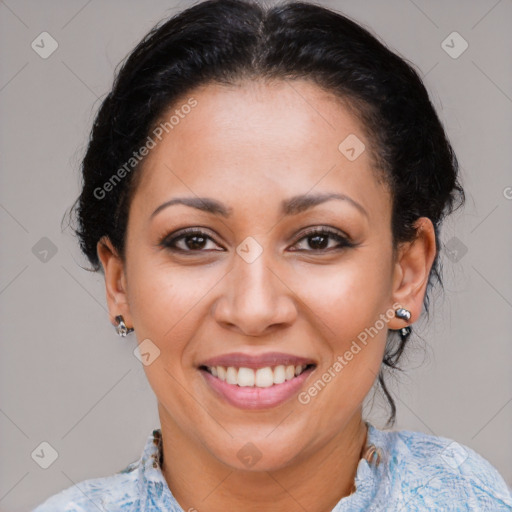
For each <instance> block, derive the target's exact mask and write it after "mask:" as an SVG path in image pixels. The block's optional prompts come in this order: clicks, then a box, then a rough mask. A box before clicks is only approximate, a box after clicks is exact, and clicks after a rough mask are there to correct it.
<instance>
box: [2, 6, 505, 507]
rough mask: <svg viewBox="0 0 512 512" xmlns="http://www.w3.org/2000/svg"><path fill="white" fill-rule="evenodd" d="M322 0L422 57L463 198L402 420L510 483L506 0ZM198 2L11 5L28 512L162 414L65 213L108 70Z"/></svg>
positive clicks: (8, 89)
mask: <svg viewBox="0 0 512 512" xmlns="http://www.w3.org/2000/svg"><path fill="white" fill-rule="evenodd" d="M320 3H321V4H322V5H325V6H329V7H333V8H337V9H339V10H341V11H342V12H344V13H345V14H347V15H349V16H351V17H353V18H354V19H356V20H357V21H359V22H361V23H363V24H364V25H366V26H367V27H370V29H371V30H372V31H373V32H374V33H376V34H378V35H379V36H380V37H381V38H382V39H383V40H384V41H385V42H386V43H387V44H388V45H389V46H390V47H392V48H394V49H395V50H396V51H398V52H399V53H400V54H401V55H402V56H404V57H405V58H407V59H409V60H410V61H412V62H413V63H415V64H416V66H417V68H418V69H419V70H420V72H421V74H422V76H424V79H425V82H426V85H427V88H428V89H429V92H430V94H431V97H432V100H433V102H434V104H435V106H436V108H437V109H438V111H439V115H440V117H441V119H442V121H443V122H444V124H445V126H446V129H447V132H448V136H449V138H450V139H451V141H452V143H453V145H454V148H455V150H456V153H457V155H458V157H459V160H460V164H461V169H462V175H463V183H464V185H465V187H466V191H467V194H468V202H467V205H466V208H465V209H464V211H463V212H461V213H459V214H456V215H455V216H454V217H453V218H451V219H450V220H449V221H447V222H446V224H445V226H444V228H443V232H442V238H443V241H444V242H445V243H446V244H447V245H448V247H449V248H451V249H452V250H453V249H455V250H456V251H457V252H452V253H450V257H449V258H448V257H445V258H444V269H445V293H444V295H442V294H441V293H440V291H439V290H438V292H437V293H436V296H435V297H433V302H434V304H433V308H432V315H431V316H432V319H431V321H430V322H427V321H420V322H419V324H417V325H416V330H417V331H420V332H421V334H422V337H423V339H424V342H423V343H422V342H421V341H420V340H418V339H417V338H416V342H415V346H416V347H417V348H414V347H412V346H411V347H410V349H409V354H408V358H406V359H404V365H405V366H406V367H407V368H408V371H407V372H406V373H405V374H403V375H402V376H401V377H400V382H399V384H398V385H397V389H399V392H400V398H398V399H397V405H398V422H397V425H396V428H398V429H410V430H421V431H424V432H427V433H433V434H436V435H442V436H445V437H449V438H452V439H455V440H457V441H458V442H459V443H463V444H466V445H468V446H470V447H471V448H473V449H474V450H476V451H477V452H478V453H480V454H481V455H483V456H484V457H486V458H487V459H488V460H489V461H490V462H491V463H492V464H493V465H494V466H495V467H496V468H498V470H499V471H500V472H501V473H502V475H503V476H504V478H505V479H506V481H507V483H508V484H509V485H511V484H512V463H511V454H512V437H511V435H510V432H511V425H512V403H511V401H512V379H511V372H510V366H511V365H510V363H511V355H512V343H511V332H512V314H511V313H512V286H511V285H512V282H511V281H512V278H511V277H512V264H511V263H512V261H511V259H512V258H511V256H512V229H510V227H511V222H510V221H511V210H512V200H511V199H510V198H511V197H512V189H511V188H510V187H512V173H511V162H512V144H511V143H510V137H511V134H512V126H511V124H512V115H511V114H512V87H511V84H512V59H510V48H511V38H512V36H511V34H512V31H511V27H512V25H511V22H512V1H511V0H500V1H496V0H481V1H474V0H473V1H467V0H464V1H463V0H459V1H452V2H446V1H442V0H437V1H428V2H427V1H424V0H423V1H420V0H415V1H414V2H413V1H411V0H393V1H389V0H388V1H386V2H381V1H379V0H373V1H364V2H362V1H360V0H353V1H349V0H347V1H341V0H338V1H336V0H331V1H324V2H320ZM188 5H190V3H189V2H184V1H182V2H180V3H177V2H173V1H171V0H167V1H151V2H144V3H143V2H136V1H133V0H132V1H126V0H125V1H121V0H115V1H114V0H110V1H102V2H100V1H98V0H92V1H84V0H80V1H71V0H69V1H62V0H61V1H50V0H45V1H38V2H36V1H24V0H17V1H15V0H7V1H5V2H4V1H0V34H1V35H0V52H1V69H0V72H1V74H0V106H1V112H2V117H1V125H0V130H1V132H0V166H1V170H2V172H1V183H0V221H1V240H2V242H1V245H0V260H1V269H0V307H1V315H0V325H1V343H2V347H1V359H0V361H1V363H0V365H1V373H0V375H1V377H0V379H1V387H0V393H1V394H0V431H1V435H2V446H1V450H2V455H1V457H0V510H1V511H19V510H20V511H21V510H28V509H30V508H31V507H32V506H34V505H36V504H37V503H39V502H41V501H42V500H43V499H45V498H46V497H48V496H49V495H51V494H53V493H55V492H57V491H59V490H61V489H63V488H65V487H68V486H70V485H72V484H73V483H74V482H78V481H80V480H83V479H86V478H92V477H100V476H105V475H108V474H111V473H114V472H116V471H119V470H120V469H122V468H124V467H125V466H126V465H127V464H128V463H129V462H131V461H133V460H135V459H136V458H138V457H139V455H140V453H141V450H142V446H143V444H144V442H145V440H146V437H147V436H148V435H149V433H150V431H151V429H152V428H153V427H158V426H159V422H158V416H157V413H156V399H155V398H154V396H153V393H152V391H151V389H150V388H149V385H148V384H147V382H146V379H145V376H144V373H143V370H142V365H141V363H139V361H138V360H137V359H136V358H135V357H134V355H133V350H134V348H135V346H136V341H135V339H134V337H133V336H132V337H130V338H127V339H124V340H122V339H121V338H118V337H117V336H116V335H115V333H114V330H113V328H112V327H111V325H110V324H109V321H108V316H107V311H106V306H105V296H104V289H103V283H102V276H101V275H95V274H92V273H88V272H86V271H85V270H83V269H82V268H81V267H80V265H84V263H85V261H84V259H83V258H82V257H81V255H80V253H79V251H78V248H77V244H76V241H75V239H74V238H73V236H72V235H71V233H70V231H69V230H64V232H62V231H61V226H60V222H61V219H62V216H63V214H64V212H65V211H66V209H67V208H69V207H70V206H71V204H72V202H73V200H74V199H75V197H76V195H77V193H78V184H79V176H78V165H79V161H80V157H81V155H82V154H83V150H84V147H85V144H86V141H87V136H88V131H89V129H90V127H91V123H92V120H93V115H94V112H95V111H96V109H97V107H98V106H99V98H101V97H102V96H103V95H104V94H105V93H106V92H107V91H108V90H109V87H110V85H111V81H112V77H113V70H114V66H115V65H116V64H117V63H118V62H119V61H120V60H121V59H122V58H123V57H124V56H125V55H126V54H127V53H128V52H129V51H130V50H131V49H132V48H133V46H134V45H135V44H136V42H138V41H139V39H140V38H141V37H142V36H143V35H144V34H145V33H146V32H147V31H148V30H149V29H150V28H151V27H152V26H153V24H154V23H156V22H157V21H158V20H160V19H161V18H162V17H164V16H168V15H171V14H174V13H176V12H178V11H179V10H181V9H182V8H184V7H186V6H188ZM43 31H46V32H48V33H50V34H51V36H52V37H53V38H54V39H55V40H56V41H57V43H58V49H57V50H56V51H55V52H54V53H53V54H52V55H51V56H49V57H48V58H46V59H43V58H41V57H40V56H39V54H38V53H36V52H35V51H34V50H33V49H32V47H31V43H32V41H34V40H36V38H37V37H38V36H39V34H41V32H43ZM453 31H457V32H458V33H460V34H461V36H462V37H463V38H464V39H465V40H466V41H467V42H468V44H469V47H468V49H467V50H466V51H465V52H464V53H462V55H460V56H459V57H458V58H456V59H454V58H452V57H451V56H450V55H448V53H447V52H446V51H445V49H444V48H443V47H442V42H443V40H445V39H446V37H447V36H448V35H449V34H451V33H452V32H453ZM39 40H40V39H39ZM448 41H450V40H448ZM36 42H37V40H36ZM460 43H461V40H456V41H455V42H454V43H448V44H450V45H451V46H454V48H455V49H457V48H461V46H460ZM45 48H46V49H48V48H49V45H48V44H46V45H45ZM507 187H509V188H507ZM44 237H46V238H47V239H49V240H50V241H51V243H50V242H48V240H46V239H43V238H44ZM41 239H43V240H42V241H41ZM34 247H35V248H34ZM52 249H53V252H54V251H55V249H56V250H57V252H56V253H55V254H53V253H52ZM45 250H48V251H49V252H47V253H45V252H44V251H45ZM384 412H385V410H384V409H383V400H382V399H380V398H379V397H378V396H377V398H376V401H375V404H374V407H373V408H372V410H371V412H370V413H369V414H370V416H369V417H370V419H371V420H373V421H374V423H375V424H376V425H377V426H382V425H383V421H382V418H383V413H384ZM43 441H46V442H48V443H50V445H52V446H53V447H54V448H55V450H56V451H57V452H58V458H57V460H56V461H55V462H54V463H53V464H52V465H51V466H50V467H49V468H48V469H42V468H41V467H40V466H39V465H38V464H37V463H36V462H35V461H34V460H33V459H32V457H31V453H32V452H33V451H34V450H35V449H36V448H37V447H39V445H40V443H41V442H43ZM46 453H48V452H46ZM45 456H46V455H45Z"/></svg>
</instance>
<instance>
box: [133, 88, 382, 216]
mask: <svg viewBox="0 0 512 512" xmlns="http://www.w3.org/2000/svg"><path fill="white" fill-rule="evenodd" d="M184 105H194V106H193V107H191V108H189V107H187V108H184V107H183V106H184ZM172 116H173V123H172V128H171V127H170V124H169V123H168V125H167V130H166V131H164V132H163V136H162V138H161V140H160V141H158V140H156V139H155V141H156V145H155V147H154V148H153V149H152V150H151V152H150V154H149V155H148V157H147V158H146V161H145V162H144V166H143V171H142V176H141V180H140V183H139V185H138V192H139V191H140V192H141V194H139V193H137V194H136V197H137V195H139V199H140V196H141V195H143V197H144V201H145V202H146V203H151V204H152V205H154V204H155V203H157V202H158V201H162V202H163V201H165V200H168V199H169V196H170V195H174V194H176V195H178V194H181V195H183V194H186V195H198V196H212V195H215V196H216V197H218V198H219V199H221V200H223V202H225V203H227V204H231V203H233V202H234V201H236V199H237V197H243V196H244V195H245V194H249V193H250V194H251V195H253V196H254V195H258V194H261V195H265V198H266V200H269V201H270V198H271V197H275V196H277V195H279V196H284V195H286V196H292V195H296V194H303V193H306V192H308V191H310V190H312V189H314V191H316V192H326V191H338V192H340V193H346V194H348V195H352V196H356V197H357V200H358V201H359V202H361V203H363V204H365V206H366V205H367V206H368V209H371V207H372V205H373V206H375V207H378V206H379V201H378V197H377V196H381V199H380V201H381V202H382V205H381V206H385V205H386V198H382V196H383V192H385V190H384V189H383V187H382V185H381V184H379V183H378V180H377V179H376V176H375V172H374V170H373V169H372V163H371V158H370V150H371V149H372V147H371V144H372V141H370V140H368V138H367V137H366V135H365V133H364V127H363V126H362V125H361V123H360V122H359V120H358V119H357V117H355V116H354V115H353V114H352V113H351V111H350V110H349V109H347V108H346V107H345V106H344V104H343V102H342V101H340V100H339V99H338V98H336V97H335V96H333V95H332V94H330V93H328V92H326V91H324V90H323V89H321V88H320V87H318V86H317V85H315V84H313V83H311V82H308V81H304V80H294V81H275V82H271V83H269V82H263V81H260V80H259V81H251V82H249V81H246V82H241V83H239V84H237V85H232V86H226V85H216V84H209V85H206V86H202V87H200V88H197V89H195V90H193V91H191V92H190V93H189V94H188V95H187V96H186V97H183V98H182V99H181V100H179V101H177V102H175V104H174V105H173V106H172V108H171V109H170V110H169V111H168V112H166V113H165V115H164V116H162V120H163V121H164V122H165V121H169V119H171V117H172ZM347 149H348V150H349V152H348V153H347V152H346V151H347ZM352 149H354V151H351V150H352ZM354 156H356V157H357V158H355V159H354V158H353V157H354ZM384 195H386V194H384ZM136 197H135V198H134V201H135V199H136ZM356 197H354V199H355V198H356ZM260 204H261V203H260Z"/></svg>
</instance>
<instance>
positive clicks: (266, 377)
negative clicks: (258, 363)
mask: <svg viewBox="0 0 512 512" xmlns="http://www.w3.org/2000/svg"><path fill="white" fill-rule="evenodd" d="M255 384H256V387H258V388H268V387H270V386H272V385H273V384H274V372H273V371H272V368H270V367H269V366H267V367H266V368H259V369H258V370H256V380H255Z"/></svg>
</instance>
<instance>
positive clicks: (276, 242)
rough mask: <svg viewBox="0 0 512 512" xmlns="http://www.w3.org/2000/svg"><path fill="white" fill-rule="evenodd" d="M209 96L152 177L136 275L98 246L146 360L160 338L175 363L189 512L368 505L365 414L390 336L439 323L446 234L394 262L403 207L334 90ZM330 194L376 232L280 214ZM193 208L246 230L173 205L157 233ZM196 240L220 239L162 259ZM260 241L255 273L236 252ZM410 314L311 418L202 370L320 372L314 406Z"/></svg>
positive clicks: (140, 190)
mask: <svg viewBox="0 0 512 512" xmlns="http://www.w3.org/2000/svg"><path fill="white" fill-rule="evenodd" d="M292 84H293V85H292ZM191 96H193V97H194V98H195V99H196V100H197V106H196V107H195V108H194V109H193V110H192V111H191V113H190V114H188V115H187V116H186V117H185V118H184V119H182V120H180V123H179V124H178V125H176V126H175V127H174V129H173V130H172V131H170V132H169V133H168V134H167V135H165V137H164V138H163V139H162V141H161V142H159V143H158V145H157V146H156V147H155V148H154V149H152V150H151V152H150V154H149V156H148V157H147V159H146V160H145V162H144V167H143V170H142V175H141V180H140V182H139V183H138V186H137V189H136V191H135V194H134V197H133V200H132V203H131V205H130V214H129V221H128V228H127V241H126V250H125V258H124V260H123V258H121V257H119V255H118V254H117V253H116V251H115V249H114V248H113V247H112V245H111V243H110V241H109V240H108V239H107V238H104V239H102V240H101V241H100V243H98V254H99V257H100V259H101V262H102V265H103V269H104V272H105V284H106V295H107V302H108V307H109V311H110V316H111V321H112V323H113V324H115V322H114V317H115V316H116V315H119V314H122V315H123V317H124V319H125V322H126V324H127V325H128V326H130V327H131V326H133V327H134V329H135V334H136V336H137V339H138V341H139V343H140V342H141V341H142V340H145V339H150V340H151V342H152V343H154V344H155V345H156V346H157V347H158V348H159V350H160V355H159V357H158V358H157V359H156V360H155V361H154V362H153V363H152V364H150V365H148V366H145V367H144V368H145V371H146V375H147V378H148V380H149V383H150V385H151V387H152V389H153V390H154V392H155V394H156V397H157V399H158V410H159V415H160V420H161V426H162V437H163V447H164V457H165V458H164V464H163V471H164V475H165V478H166V480H167V482H168V484H169V487H170V489H171V490H172V492H173V494H174V495H175V497H176V499H177V500H178V502H179V503H180V505H181V506H182V508H183V509H184V510H188V509H190V508H194V509H197V510H200V511H205V510H207V511H209V512H217V511H225V510H237V509H239V510H244V511H253V510H254V511H256V510H258V511H260V510H270V511H275V512H277V511H290V510H303V509H306V510H308V511H311V512H324V511H330V510H331V509H332V508H333V507H334V506H335V504H336V503H337V502H338V501H339V500H340V499H341V498H342V497H344V496H347V495H348V494H350V493H351V492H352V491H353V483H354V477H355V474H356V469H357V464H358V461H359V460H360V456H361V450H362V448H363V447H364V444H365V439H366V425H365V424H364V422H363V420H362V416H361V414H362V402H363V400H364V397H365V396H366V395H367V393H368V392H369V390H370V389H371V387H372V385H373V383H374V381H375V378H376V376H377V374H378V371H379V368H380V364H381V361H382V357H383V353H384V348H385V343H386V336H387V328H390V329H398V328H401V327H404V326H405V325H408V324H412V323H414V322H415V321H416V320H417V319H418V317H419V315H420V313H421V309H422V303H423V298H424V295H425V290H426V285H427V281H428V275H429V271H430V268H431V266H432V262H433V259H434V256H435V238H434V231H433V226H432V223H431V222H430V220H428V219H426V218H421V219H419V221H418V223H417V228H418V237H417V239H416V240H415V241H414V243H406V244H403V245H401V246H399V247H398V248H397V252H396V254H394V253H393V247H392V243H391V242H392V237H391V196H390V194H389V190H388V189H387V188H386V185H385V184H383V183H381V182H379V181H378V180H377V178H376V174H375V172H374V170H373V169H372V163H371V159H370V151H369V150H370V148H371V144H372V142H371V141H370V140H368V139H367V138H366V137H365V135H364V130H363V127H362V126H361V125H360V124H359V122H358V120H357V119H356V118H355V117H354V116H353V115H352V114H351V113H350V112H349V111H348V110H347V109H346V108H344V107H343V105H342V104H341V103H340V102H339V101H336V99H335V98H334V97H333V96H331V95H330V94H328V93H326V92H325V91H323V90H322V89H320V88H319V87H318V86H317V85H314V84H312V83H310V82H308V81H304V80H296V81H294V82H293V83H286V82H283V81H278V82H274V83H264V82H260V81H252V82H250V83H248V82H242V83H240V84H238V85H236V86H220V85H212V84H210V85H207V86H203V87H201V88H198V89H196V90H194V91H192V92H191V93H190V94H189V95H188V96H187V98H185V99H184V100H183V103H185V102H186V100H187V99H188V98H189V97H191ZM173 107H174V108H175V107H176V105H174V106H173ZM349 134H356V135H357V137H358V138H359V139H360V140H361V141H363V142H364V144H365V146H366V150H365V151H364V152H363V153H362V154H361V155H360V156H359V157H358V158H357V159H356V160H354V161H349V160H348V159H347V158H346V157H345V156H344V155H343V154H342V153H341V152H340V151H339V150H338V146H339V144H340V143H341V142H342V141H343V140H344V139H345V138H346V137H347V136H348V135H349ZM322 192H327V193H331V192H336V193H339V194H344V195H347V196H349V197H351V198H352V199H353V200H354V201H357V202H358V203H359V204H360V205H361V206H362V207H363V208H364V210H365V211H366V215H365V214H363V213H361V212H360V211H359V210H358V209H357V208H356V207H354V206H353V205H352V204H351V203H350V202H349V201H341V200H330V201H327V202H324V203H322V204H320V205H317V206H315V207H313V208H311V209H309V210H305V211H303V212H301V213H299V214H296V215H291V216H286V217H285V216H283V215H282V214H281V213H280V205H281V201H282V200H285V199H288V198H290V197H291V196H295V195H298V194H305V193H322ZM184 196H186V197H196V196H199V197H210V198H213V199H216V200H217V201H220V202H222V203H224V204H225V205H226V206H227V207H229V208H231V209H232V212H231V215H230V216H229V217H222V216H219V215H213V214H211V213H206V212H202V211H199V210H197V209H194V208H191V207H189V206H185V205H172V206H169V207H167V208H163V209H162V210H161V211H160V212H159V213H157V214H156V215H155V216H154V217H151V214H152V213H153V212H154V210H155V209H156V208H157V207H158V206H160V205H161V204H163V203H165V202H166V201H169V200H170V199H172V198H175V197H184ZM186 227H197V228H201V231H203V232H204V233H205V235H203V236H208V237H210V238H206V240H205V241H202V242H201V240H200V239H199V243H198V241H197V240H195V239H193V238H192V239H191V238H188V240H187V239H186V238H185V239H183V238H182V239H181V240H180V241H178V242H176V246H177V247H179V248H181V249H183V251H187V250H188V251H189V252H188V253H185V252H182V253H178V252H172V251H171V250H170V249H169V248H166V247H163V246H161V245H159V244H160V242H161V240H162V239H163V238H165V237H166V236H168V235H169V234H171V233H174V232H177V231H178V230H179V229H182V228H186ZM307 227H318V228H322V227H331V228H332V229H334V230H337V231H338V232H339V233H340V235H342V236H348V237H349V239H350V240H351V241H352V242H353V243H354V244H355V246H354V247H342V248H341V249H339V248H338V249H337V248H336V247H338V246H339V242H338V241H337V240H336V239H335V238H325V239H321V240H320V242H319V243H318V242H317V245H315V240H312V238H311V236H310V237H309V238H308V237H305V236H304V234H303V233H304V230H305V228H307ZM247 237H253V238H254V239H255V240H256V241H257V242H258V244H259V245H260V246H261V249H262V251H263V252H262V253H261V255H260V256H259V257H258V258H257V259H255V260H254V261H253V262H252V263H248V262H246V261H245V260H244V259H243V258H242V257H240V256H239V255H238V254H237V252H236V249H237V247H238V246H239V244H241V243H242V242H243V241H244V240H245V239H246V238H247ZM322 244H323V245H322ZM318 247H320V250H319V249H318ZM315 248H316V249H315ZM396 303H399V304H400V305H401V306H402V307H405V308H407V309H408V310H409V311H410V312H411V315H412V317H411V320H410V322H408V323H407V322H405V321H403V320H401V319H398V318H393V319H391V320H390V321H389V322H388V324H387V326H385V327H384V328H382V329H380V330H379V332H378V334H377V335H376V336H374V337H373V338H371V341H369V342H368V344H367V345H366V346H364V347H363V349H362V350H361V351H360V352H359V353H358V354H357V355H355V356H354V358H353V359H352V360H351V361H350V362H349V363H348V364H347V365H346V366H345V367H344V368H343V370H342V371H341V372H339V373H338V374H337V375H336V377H335V378H333V379H332V381H331V382H330V383H328V385H326V386H325V387H324V388H323V389H322V390H321V392H319V393H318V394H317V395H316V396H315V397H314V398H312V399H311V401H310V402H309V403H308V404H306V405H303V404H301V403H299V401H298V400H297V397H293V398H291V399H290V400H288V401H286V402H285V403H283V404H281V405H278V406H276V407H272V408H267V409H261V410H251V411H248V410H242V409H238V408H236V407H234V406H232V405H230V404H228V403H226V402H225V401H223V400H222V399H221V398H219V397H217V396H216V395H215V394H214V393H213V392H212V390H211V389H210V387H209V386H208V385H207V384H206V382H205V379H204V377H203V375H202V373H201V372H200V371H199V370H198V365H199V364H200V363H201V362H202V361H204V360H206V359H208V358H210V357H213V356H217V355H221V354H225V353H229V352H243V353H247V354H261V353H265V352H270V351H278V352H285V353H291V354H294V355H298V356H303V357H308V358H312V359H314V360H315V361H316V363H317V367H316V369H315V370H314V371H313V373H312V374H311V375H310V376H309V377H308V379H307V381H306V382H305V383H304V386H303V388H302V389H301V391H303V390H306V389H307V388H308V387H309V386H310V385H311V384H312V383H314V382H315V381H316V380H317V379H318V378H319V377H320V375H321V374H322V373H324V372H325V371H326V370H327V369H328V368H329V367H332V365H333V363H334V361H335V360H336V357H337V356H339V355H343V354H344V353H345V352H346V351H347V350H348V349H349V347H350V345H351V343H352V342H353V340H355V339H356V338H357V336H358V334H359V333H361V332H362V331H364V330H365V328H368V327H370V326H373V325H374V324H375V322H376V321H377V320H378V319H379V316H380V315H381V314H385V313H386V312H389V311H390V309H391V311H394V308H393V304H396ZM248 442H251V443H252V444H253V445H254V446H256V447H257V449H258V451H259V452H260V453H261V455H262V456H261V459H260V460H259V461H258V462H257V463H256V464H255V465H254V466H252V467H251V468H247V467H246V466H245V465H244V463H243V461H242V460H240V459H239V457H238V456H237V452H238V451H239V450H240V449H241V448H242V447H243V446H244V445H246V443H248Z"/></svg>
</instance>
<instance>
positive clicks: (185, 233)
mask: <svg viewBox="0 0 512 512" xmlns="http://www.w3.org/2000/svg"><path fill="white" fill-rule="evenodd" d="M316 235H320V236H327V237H329V238H332V239H335V240H336V241H337V242H338V244H339V245H338V247H334V248H333V247H331V248H328V249H310V250H304V249H298V250H295V251H298V252H313V253H317V254H318V253H326V252H330V251H332V250H339V249H344V248H351V247H354V246H355V244H354V243H353V242H351V241H350V240H349V239H348V238H347V237H345V236H343V235H341V234H340V233H338V232H337V231H335V230H333V229H330V228H318V227H316V228H310V229H307V230H306V231H305V232H304V233H303V234H302V236H301V237H300V238H299V239H298V240H297V241H296V242H295V243H294V245H297V243H299V242H300V241H302V240H304V239H307V238H311V237H313V236H316ZM193 236H200V237H201V238H205V239H209V240H212V241H213V242H215V240H213V238H212V237H211V236H209V235H207V234H206V233H205V232H204V231H201V230H199V229H197V228H186V229H184V230H182V231H181V232H180V233H179V234H178V235H176V236H173V237H172V238H170V237H169V236H166V237H164V238H163V240H162V241H161V242H160V243H159V245H160V246H162V247H164V248H166V249H168V250H170V251H173V252H181V253H200V252H204V250H202V249H197V250H194V249H179V248H177V247H176V246H175V244H176V242H178V241H180V240H182V239H186V238H189V237H193ZM210 251H211V250H208V252H210ZM219 252H220V251H219Z"/></svg>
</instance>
